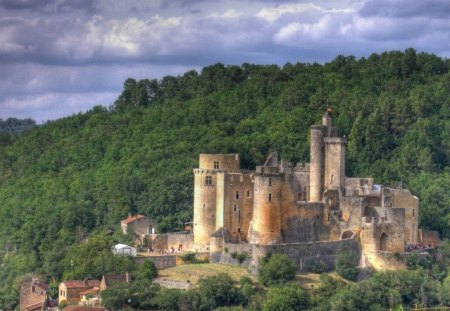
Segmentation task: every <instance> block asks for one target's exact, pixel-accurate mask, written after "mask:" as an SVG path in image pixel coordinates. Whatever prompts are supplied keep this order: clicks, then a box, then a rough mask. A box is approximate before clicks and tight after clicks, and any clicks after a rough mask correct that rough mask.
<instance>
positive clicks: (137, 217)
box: [121, 215, 145, 225]
mask: <svg viewBox="0 0 450 311" xmlns="http://www.w3.org/2000/svg"><path fill="white" fill-rule="evenodd" d="M144 217H145V216H144V215H134V216H129V217H128V218H126V219H123V220H122V221H121V223H122V224H124V225H127V224H129V223H132V222H135V221H136V220H139V219H142V218H144Z"/></svg>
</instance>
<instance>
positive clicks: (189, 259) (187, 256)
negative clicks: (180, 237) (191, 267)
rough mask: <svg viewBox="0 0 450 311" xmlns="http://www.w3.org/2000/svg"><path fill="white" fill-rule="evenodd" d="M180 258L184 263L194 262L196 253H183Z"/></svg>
mask: <svg viewBox="0 0 450 311" xmlns="http://www.w3.org/2000/svg"><path fill="white" fill-rule="evenodd" d="M180 258H181V260H183V262H184V263H193V262H194V260H195V253H185V254H183V255H181V256H180Z"/></svg>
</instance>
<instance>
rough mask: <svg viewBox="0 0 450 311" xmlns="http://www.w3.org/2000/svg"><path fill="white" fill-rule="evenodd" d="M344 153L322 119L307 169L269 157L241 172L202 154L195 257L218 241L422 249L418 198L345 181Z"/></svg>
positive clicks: (234, 161) (223, 159)
mask: <svg viewBox="0 0 450 311" xmlns="http://www.w3.org/2000/svg"><path fill="white" fill-rule="evenodd" d="M346 145H347V139H346V138H345V136H344V137H340V136H339V135H338V131H337V129H336V127H334V126H333V125H332V118H331V116H330V113H329V112H328V111H327V112H326V113H325V114H324V115H323V119H322V124H321V125H313V126H312V127H311V147H310V162H311V163H306V164H302V163H298V164H297V165H295V166H294V165H292V164H291V163H288V162H286V161H284V160H281V161H279V160H278V155H277V153H276V152H274V153H272V154H271V155H270V156H269V157H268V159H267V161H266V162H265V163H264V165H261V166H257V167H256V170H255V171H246V170H242V169H240V158H239V155H238V154H201V155H200V161H199V168H196V169H194V176H195V181H194V222H193V232H194V245H195V247H196V249H197V250H206V251H211V252H220V251H221V247H222V246H223V245H221V243H224V242H223V241H225V242H226V243H235V244H250V245H258V246H259V245H279V244H292V243H294V244H295V243H309V242H318V241H340V240H347V239H350V238H354V237H358V238H359V241H360V242H361V248H362V250H361V251H362V252H365V253H370V252H372V253H376V252H377V251H378V252H379V251H382V252H399V253H403V252H404V251H405V247H406V245H411V244H412V245H414V244H417V243H420V242H424V240H423V237H421V235H420V232H419V229H418V219H419V200H418V198H417V197H415V196H413V195H412V194H411V193H410V192H409V191H408V190H406V189H393V188H389V187H385V186H381V185H376V184H374V182H373V179H372V178H349V177H346V176H345V151H346ZM217 237H220V240H221V241H222V242H217V241H218V239H217Z"/></svg>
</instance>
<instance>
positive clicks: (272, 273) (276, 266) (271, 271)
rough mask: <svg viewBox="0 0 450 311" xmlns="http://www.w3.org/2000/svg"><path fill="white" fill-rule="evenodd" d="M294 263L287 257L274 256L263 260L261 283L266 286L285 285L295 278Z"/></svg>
mask: <svg viewBox="0 0 450 311" xmlns="http://www.w3.org/2000/svg"><path fill="white" fill-rule="evenodd" d="M295 272H296V269H295V266H294V263H293V262H292V261H291V260H289V258H288V257H287V256H286V255H283V254H273V255H268V256H267V257H265V258H263V259H262V260H261V269H260V270H259V281H260V282H261V283H262V284H264V285H266V286H271V285H279V284H285V283H286V282H288V281H291V280H293V279H294V278H295Z"/></svg>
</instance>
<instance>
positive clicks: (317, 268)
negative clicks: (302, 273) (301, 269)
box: [311, 260, 326, 274]
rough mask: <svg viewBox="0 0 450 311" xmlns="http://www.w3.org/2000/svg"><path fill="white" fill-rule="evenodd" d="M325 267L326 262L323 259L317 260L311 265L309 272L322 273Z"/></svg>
mask: <svg viewBox="0 0 450 311" xmlns="http://www.w3.org/2000/svg"><path fill="white" fill-rule="evenodd" d="M325 268H326V264H325V262H324V261H323V260H319V261H316V262H314V263H313V265H312V267H311V272H314V273H319V274H320V273H324V272H325Z"/></svg>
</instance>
